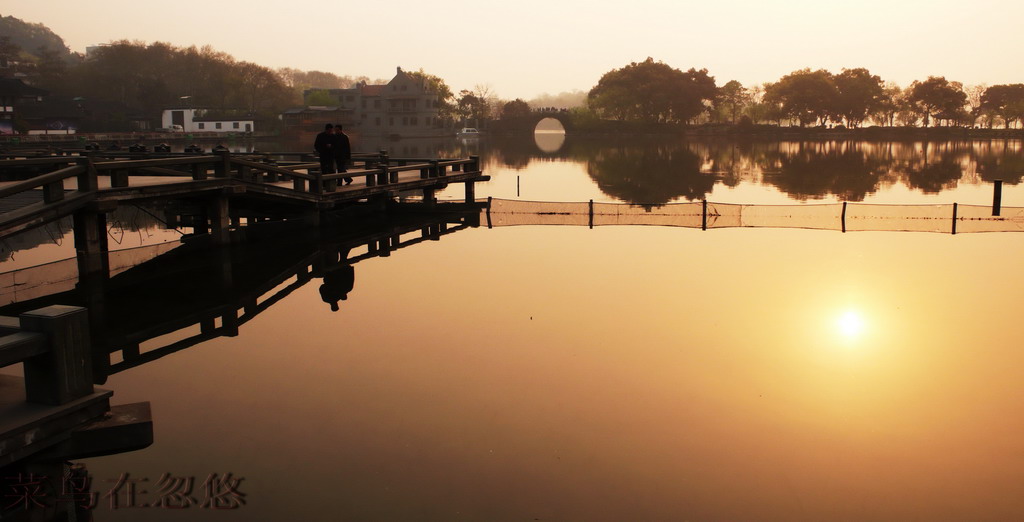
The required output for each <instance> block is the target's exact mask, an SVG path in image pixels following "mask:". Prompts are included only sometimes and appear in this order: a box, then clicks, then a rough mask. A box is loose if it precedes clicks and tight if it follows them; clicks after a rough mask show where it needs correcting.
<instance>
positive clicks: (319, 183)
mask: <svg viewBox="0 0 1024 522" xmlns="http://www.w3.org/2000/svg"><path fill="white" fill-rule="evenodd" d="M309 191H310V192H312V193H313V194H322V193H323V191H324V172H323V170H321V169H316V174H315V175H314V177H313V179H312V180H310V182H309Z"/></svg>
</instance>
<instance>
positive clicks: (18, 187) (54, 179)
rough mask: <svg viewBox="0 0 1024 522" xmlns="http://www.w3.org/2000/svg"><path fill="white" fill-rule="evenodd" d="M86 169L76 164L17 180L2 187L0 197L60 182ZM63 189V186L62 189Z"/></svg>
mask: <svg viewBox="0 0 1024 522" xmlns="http://www.w3.org/2000/svg"><path fill="white" fill-rule="evenodd" d="M85 171H86V168H85V167H84V166H82V165H75V166H73V167H64V168H62V169H60V170H55V171H53V172H50V173H49V174H43V175H42V176H36V177H34V178H29V179H26V180H23V181H17V182H15V183H12V184H10V185H6V186H3V187H0V198H5V197H7V196H13V195H14V194H17V193H19V192H24V191H26V190H32V189H34V188H36V187H39V186H44V185H50V184H52V183H58V182H61V181H64V179H66V178H70V177H72V176H77V175H79V174H82V173H84V172H85ZM61 190H63V188H62V189H61Z"/></svg>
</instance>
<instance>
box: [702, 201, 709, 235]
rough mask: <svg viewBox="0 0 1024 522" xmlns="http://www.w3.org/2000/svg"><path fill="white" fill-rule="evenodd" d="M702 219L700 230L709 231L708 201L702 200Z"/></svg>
mask: <svg viewBox="0 0 1024 522" xmlns="http://www.w3.org/2000/svg"><path fill="white" fill-rule="evenodd" d="M701 209H702V210H701V218H700V229H701V230H707V229H708V200H706V199H704V200H701Z"/></svg>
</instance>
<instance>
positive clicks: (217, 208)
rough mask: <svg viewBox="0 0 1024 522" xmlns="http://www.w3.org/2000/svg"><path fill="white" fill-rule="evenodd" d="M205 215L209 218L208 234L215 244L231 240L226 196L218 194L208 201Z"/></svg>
mask: <svg viewBox="0 0 1024 522" xmlns="http://www.w3.org/2000/svg"><path fill="white" fill-rule="evenodd" d="M207 216H209V218H210V235H211V236H212V237H213V242H214V243H216V244H221V245H222V244H226V243H228V242H229V241H230V240H231V236H230V233H231V230H230V224H231V222H230V219H231V218H230V217H229V216H228V197H227V196H224V195H219V196H216V197H214V198H213V199H212V200H211V201H210V203H209V210H208V211H207Z"/></svg>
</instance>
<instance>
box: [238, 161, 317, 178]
mask: <svg viewBox="0 0 1024 522" xmlns="http://www.w3.org/2000/svg"><path fill="white" fill-rule="evenodd" d="M231 163H233V164H235V165H241V166H243V167H249V168H252V169H258V170H263V171H266V172H273V173H275V174H282V175H284V176H291V177H296V178H301V179H306V180H311V179H315V176H311V175H309V174H303V173H301V172H295V171H294V170H291V169H287V168H284V167H280V166H277V165H268V164H266V163H260V162H258V161H249V160H244V159H237V158H231ZM298 168H305V167H298Z"/></svg>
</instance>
